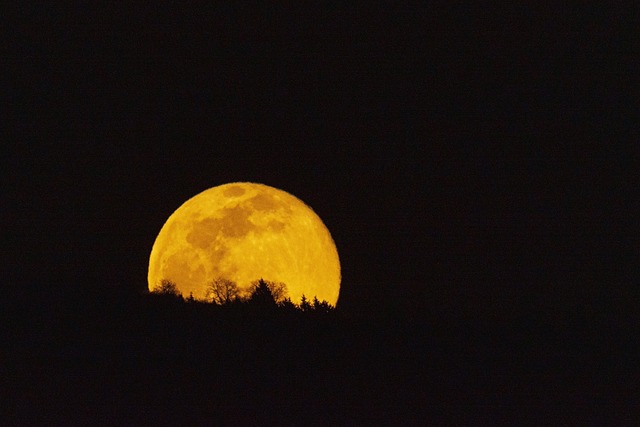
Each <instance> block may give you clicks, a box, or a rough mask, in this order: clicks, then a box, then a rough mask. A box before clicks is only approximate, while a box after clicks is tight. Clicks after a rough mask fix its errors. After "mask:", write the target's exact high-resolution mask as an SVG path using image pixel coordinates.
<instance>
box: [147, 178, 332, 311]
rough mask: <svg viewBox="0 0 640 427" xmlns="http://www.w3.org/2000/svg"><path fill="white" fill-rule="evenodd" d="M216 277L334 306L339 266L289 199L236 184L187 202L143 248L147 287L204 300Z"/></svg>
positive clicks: (312, 220)
mask: <svg viewBox="0 0 640 427" xmlns="http://www.w3.org/2000/svg"><path fill="white" fill-rule="evenodd" d="M218 278H224V279H229V280H232V281H234V282H235V283H236V284H237V285H238V287H239V288H240V289H247V288H248V287H249V286H250V284H251V283H252V282H254V281H256V280H257V279H260V278H263V279H265V280H268V281H274V282H282V283H284V284H285V285H286V288H287V296H288V297H289V298H291V300H292V301H293V302H294V303H300V300H301V298H302V295H303V294H304V295H305V296H306V297H307V298H310V299H313V297H317V298H318V299H319V300H320V301H322V300H325V301H327V302H328V303H329V304H332V305H336V303H337V302H338V294H339V293H340V261H339V258H338V251H337V249H336V245H335V243H334V241H333V238H332V237H331V234H330V233H329V230H328V229H327V227H326V226H325V225H324V223H323V222H322V220H321V219H320V217H318V215H316V213H315V212H314V211H313V210H312V209H311V208H310V207H309V206H307V205H306V204H304V203H303V202H302V201H301V200H299V199H298V198H296V197H294V196H292V195H291V194H289V193H287V192H285V191H282V190H278V189H276V188H273V187H269V186H267V185H263V184H255V183H249V182H237V183H231V184H224V185H220V186H217V187H213V188H210V189H208V190H205V191H203V192H202V193H200V194H197V195H196V196H194V197H192V198H191V199H189V200H187V201H186V202H185V203H184V204H183V205H182V206H180V207H179V208H178V209H177V210H176V211H175V212H174V213H173V214H172V215H171V216H170V217H169V219H167V222H166V223H165V224H164V226H163V227H162V229H161V230H160V233H159V234H158V237H156V240H155V243H154V244H153V248H152V250H151V256H150V259H149V275H148V281H149V289H150V290H153V289H154V288H155V287H156V286H158V284H159V283H160V282H161V281H162V280H169V281H171V282H173V283H175V284H176V286H177V288H178V290H179V291H180V292H181V293H182V295H183V296H189V295H190V294H192V295H193V297H194V298H198V299H204V298H205V295H206V288H207V285H208V284H209V283H210V282H211V281H213V280H215V279H218Z"/></svg>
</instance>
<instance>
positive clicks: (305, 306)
mask: <svg viewBox="0 0 640 427" xmlns="http://www.w3.org/2000/svg"><path fill="white" fill-rule="evenodd" d="M300 310H301V311H303V312H304V311H311V304H309V300H308V299H307V297H306V296H305V295H304V294H302V299H301V300H300Z"/></svg>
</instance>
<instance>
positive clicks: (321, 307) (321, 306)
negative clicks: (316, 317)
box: [312, 297, 334, 314]
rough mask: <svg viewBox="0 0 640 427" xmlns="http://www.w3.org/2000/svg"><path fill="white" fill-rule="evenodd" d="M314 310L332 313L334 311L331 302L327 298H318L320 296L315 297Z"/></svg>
mask: <svg viewBox="0 0 640 427" xmlns="http://www.w3.org/2000/svg"><path fill="white" fill-rule="evenodd" d="M312 307H313V311H314V312H316V313H324V314H326V313H330V312H332V311H333V309H334V308H333V306H332V305H331V304H329V303H328V302H327V301H325V300H322V301H320V300H318V297H313V304H312Z"/></svg>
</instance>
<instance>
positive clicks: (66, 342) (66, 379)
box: [0, 280, 639, 426]
mask: <svg viewBox="0 0 640 427" xmlns="http://www.w3.org/2000/svg"><path fill="white" fill-rule="evenodd" d="M219 284H220V283H219ZM75 285H77V286H76V289H77V291H75V292H73V293H62V292H60V291H58V290H57V289H56V287H55V286H53V285H52V284H49V285H48V286H41V287H40V288H39V289H41V290H42V291H41V293H39V294H35V293H34V294H29V295H28V298H13V299H11V303H10V304H6V305H5V307H3V310H2V311H0V320H1V321H2V322H1V323H0V326H1V327H2V332H3V336H2V338H3V340H2V347H1V348H0V357H1V359H0V362H1V363H0V379H1V381H0V391H1V394H0V399H1V405H0V424H2V425H85V424H99V425H100V424H102V425H243V426H244V425H430V424H455V425H459V424H463V425H479V424H489V425H495V424H510V425H520V424H522V421H526V422H527V423H528V424H532V423H534V424H539V425H555V424H558V423H560V424H562V422H561V421H563V420H564V421H566V420H570V421H576V422H577V423H584V422H581V421H593V420H595V421H603V423H604V424H606V421H622V422H614V423H615V424H621V425H624V424H625V422H624V421H629V420H630V419H631V418H629V417H631V416H633V415H634V412H633V411H632V409H633V408H632V406H631V405H630V404H629V403H630V402H631V403H632V402H633V401H632V400H623V399H629V397H630V396H631V395H629V394H624V390H634V387H636V384H635V382H636V378H638V375H636V374H637V373H638V368H637V364H635V363H633V361H634V360H635V359H634V358H633V357H632V356H633V355H635V354H637V353H636V352H635V351H634V350H633V349H634V345H635V344H636V342H637V340H636V338H637V337H638V336H639V334H638V328H637V326H636V327H635V328H630V327H625V328H617V329H616V328H614V327H613V326H611V325H606V324H603V325H594V324H587V323H576V324H574V325H561V324H541V323H535V322H532V321H531V320H529V319H523V320H522V321H521V322H520V323H508V324H503V323H491V322H479V321H477V320H475V319H471V320H470V321H466V322H465V321H460V322H457V323H456V322H451V321H446V320H444V319H443V320H440V321H432V318H430V317H427V316H424V317H420V316H406V315H402V314H401V313H398V312H397V311H388V310H387V312H385V311H384V309H383V308H380V310H381V313H379V315H377V316H373V317H367V318H364V317H358V316H354V315H353V313H351V312H344V311H343V309H341V308H340V306H339V305H338V307H331V308H329V307H328V306H327V305H325V304H323V303H322V302H321V301H317V300H313V299H312V300H311V301H307V302H304V303H303V302H300V303H297V304H296V303H293V302H292V303H291V304H289V303H287V302H284V301H287V299H286V296H283V295H285V294H280V295H279V296H277V295H274V292H275V293H277V290H278V289H281V287H280V286H274V285H273V284H271V285H270V283H269V282H268V281H266V280H262V281H257V282H256V286H255V287H252V288H250V292H248V293H247V294H246V295H243V296H242V297H238V295H240V294H241V293H239V294H238V295H236V296H235V297H234V293H233V291H232V290H228V289H227V288H226V287H225V286H226V284H224V283H223V284H221V285H224V286H220V287H219V290H220V291H221V292H220V293H218V294H215V293H210V294H209V296H208V299H207V300H206V301H199V300H197V299H195V298H191V296H186V297H184V298H183V297H182V296H181V295H179V294H177V293H176V292H175V289H174V287H173V286H172V285H171V284H170V282H168V283H166V284H165V285H164V286H163V288H162V289H158V292H151V293H149V292H140V293H136V292H125V291H121V292H117V291H114V289H118V288H116V287H112V288H108V289H107V290H105V291H104V292H101V293H87V292H83V289H84V288H83V287H82V286H81V285H82V283H76V284H75ZM95 288H96V286H94V287H93V289H95ZM121 288H125V289H127V288H126V287H121ZM229 289H233V286H231V287H229ZM274 289H275V290H276V291H274ZM223 291H224V292H223ZM227 291H228V292H227ZM212 292H213V291H212ZM365 298H366V296H365V295H363V299H365ZM365 300H366V299H365ZM214 301H215V302H214ZM278 301H280V302H278ZM316 301H317V302H316ZM609 409H610V410H611V411H609V412H604V413H603V415H602V416H601V415H600V414H601V412H603V411H606V410H609ZM635 414H637V412H635ZM598 417H599V418H598ZM532 421H534V422H532ZM587 424H588V423H587ZM627 424H632V423H629V422H627Z"/></svg>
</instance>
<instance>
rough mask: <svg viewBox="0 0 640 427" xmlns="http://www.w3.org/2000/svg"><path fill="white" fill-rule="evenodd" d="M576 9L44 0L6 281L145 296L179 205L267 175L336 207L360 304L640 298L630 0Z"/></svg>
mask: <svg viewBox="0 0 640 427" xmlns="http://www.w3.org/2000/svg"><path fill="white" fill-rule="evenodd" d="M556 7H557V5H555V6H554V8H553V10H552V9H551V8H548V7H546V6H543V5H541V6H539V7H538V6H534V7H521V6H508V7H488V6H486V7H480V6H477V7H476V6H469V5H454V4H453V3H450V2H445V3H443V5H436V4H432V5H431V6H429V7H426V8H424V9H422V10H419V11H417V10H409V9H403V10H395V11H380V10H375V8H371V7H365V8H362V9H352V10H332V11H327V10H297V11H283V10H278V11H275V10H274V11H270V12H268V13H257V12H254V11H251V10H245V9H235V7H228V8H225V7H221V8H219V9H215V10H214V8H213V7H208V6H203V7H198V8H193V9H189V8H179V7H175V8H174V7H173V6H166V5H164V4H162V5H161V4H157V5H154V6H153V7H152V6H147V7H144V8H134V7H131V8H128V7H126V6H122V5H110V6H109V7H108V8H107V7H105V8H88V7H86V8H75V9H64V8H57V7H54V6H53V5H52V6H50V7H49V8H36V7H35V6H34V7H31V9H29V6H24V8H23V9H22V10H20V11H19V12H17V13H16V15H15V18H16V19H15V20H13V22H14V23H16V24H17V25H13V26H9V27H8V28H9V34H10V36H9V37H8V38H7V39H6V40H5V41H6V43H5V44H4V47H3V52H6V54H3V57H4V59H3V62H4V63H5V65H8V71H7V72H3V73H2V74H3V77H2V82H3V87H4V88H5V89H4V90H3V92H4V96H5V97H6V98H5V101H4V102H3V105H5V106H8V107H9V108H8V113H4V114H3V116H2V117H3V119H2V122H3V123H2V127H3V128H5V131H6V133H4V132H3V133H4V135H5V136H3V138H2V139H3V142H2V147H3V148H2V150H1V154H0V158H1V161H2V164H1V172H0V176H1V178H2V196H1V197H2V203H1V205H2V207H1V208H0V212H1V228H2V230H3V231H2V233H3V238H2V252H3V258H4V264H5V267H4V268H3V275H4V277H3V282H4V283H5V284H7V283H8V284H9V289H10V290H11V291H10V293H11V292H15V295H22V296H25V295H27V296H28V295H31V293H33V294H38V293H40V292H41V291H42V290H43V289H44V287H55V288H56V289H57V290H60V291H62V292H68V293H70V294H77V293H81V294H82V295H85V296H87V297H93V296H96V295H100V293H101V292H104V291H105V290H107V291H109V292H111V291H114V292H116V291H117V292H125V293H127V292H130V293H131V294H134V293H139V292H142V291H144V290H145V289H146V287H147V282H146V280H147V279H146V276H147V266H148V257H149V253H150V251H151V246H152V244H153V241H154V239H155V237H156V235H157V233H158V232H159V230H160V228H161V227H162V225H163V223H164V221H165V220H166V219H167V218H168V216H169V215H170V214H171V213H172V212H173V211H174V210H175V209H177V208H178V207H179V206H180V205H181V204H182V203H183V202H184V201H186V200H187V199H188V198H190V197H192V196H193V195H195V194H197V193H199V192H201V191H203V190H205V189H207V188H210V187H213V186H216V185H220V184H224V183H228V182H233V181H253V182H260V183H264V184H267V185H270V186H274V187H277V188H280V189H283V190H285V191H288V192H290V193H292V194H294V195H295V196H297V197H298V198H300V199H301V200H303V201H304V202H305V203H307V204H308V205H310V206H311V207H312V208H313V209H314V210H315V212H316V213H317V214H318V215H319V216H320V217H321V218H322V220H323V221H324V222H325V224H326V225H327V227H328V228H329V230H330V231H331V233H332V235H333V238H334V240H335V242H336V245H337V248H338V251H339V254H340V259H341V263H342V272H343V283H342V292H341V299H340V301H339V303H338V305H343V307H344V308H345V310H346V309H349V310H354V311H358V310H359V311H366V310H367V308H368V307H369V308H370V307H372V306H376V307H391V306H393V307H395V308H398V307H400V308H401V309H406V310H413V309H414V308H415V307H416V306H417V305H420V304H426V307H427V308H428V309H429V310H431V311H434V312H443V313H444V312H446V313H448V314H450V315H453V316H465V315H467V314H472V315H475V314H479V315H490V316H507V318H510V317H513V316H518V315H522V314H523V313H524V315H525V316H526V315H528V314H532V313H537V314H540V313H543V312H546V313H547V314H549V315H550V316H551V317H553V318H558V317H562V316H564V315H565V314H569V315H571V314H572V313H578V312H586V313H590V312H595V313H608V312H609V311H611V312H614V311H615V312H616V313H627V314H629V313H632V312H633V311H634V309H636V308H637V307H636V304H637V300H636V299H635V298H637V295H638V291H637V286H638V280H639V273H638V267H637V265H638V259H639V256H638V255H639V253H638V234H637V230H636V222H637V219H636V216H637V215H636V214H637V208H638V186H637V178H634V170H635V169H637V156H638V146H637V144H636V143H632V141H633V140H634V138H633V137H634V135H635V137H636V139H637V135H638V134H637V132H636V131H637V126H636V124H635V123H632V120H631V118H630V117H629V116H628V115H627V113H626V111H627V110H628V109H629V107H630V105H631V98H632V92H631V91H630V90H629V89H628V88H629V87H630V84H631V83H632V82H633V80H634V79H635V74H633V73H632V68H631V64H632V62H633V57H632V56H633V53H634V52H633V46H634V43H633V42H634V40H633V36H632V34H633V33H632V32H631V31H629V32H627V31H626V30H627V29H628V28H625V25H624V22H623V21H624V19H626V17H628V16H629V11H627V10H622V8H619V9H616V8H615V7H613V6H612V7H611V8H609V9H608V10H606V11H602V10H597V9H596V8H593V9H589V8H588V7H587V6H581V7H580V8H575V9H571V8H570V7H568V6H563V7H564V9H563V10H558V9H556ZM635 42H636V44H635V46H636V47H637V39H636V40H635ZM5 111H6V110H5ZM634 126H635V130H636V131H634V130H633V127H634ZM421 306H422V307H423V308H424V305H421ZM625 310H626V311H625Z"/></svg>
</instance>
